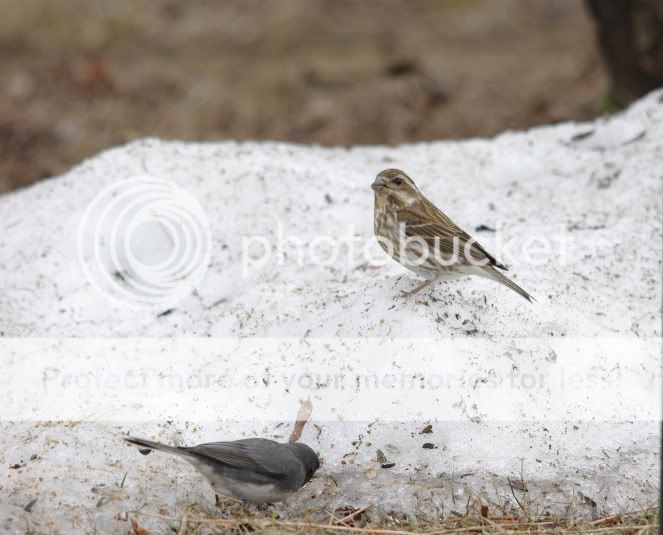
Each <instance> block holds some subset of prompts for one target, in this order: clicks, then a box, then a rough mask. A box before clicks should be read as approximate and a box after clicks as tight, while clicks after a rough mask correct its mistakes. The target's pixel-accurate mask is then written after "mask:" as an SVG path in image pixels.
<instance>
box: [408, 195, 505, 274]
mask: <svg viewBox="0 0 663 535" xmlns="http://www.w3.org/2000/svg"><path fill="white" fill-rule="evenodd" d="M417 208H418V209H415V210H413V209H403V210H399V212H398V218H399V220H400V221H402V222H403V223H405V235H406V236H408V237H419V238H422V239H423V240H425V241H426V243H427V244H428V246H429V247H435V246H436V244H437V246H438V247H439V248H440V251H441V253H442V254H443V255H453V254H454V247H455V248H456V251H457V254H459V255H463V254H465V252H466V251H467V252H469V254H470V255H471V256H472V258H473V259H474V260H477V261H479V262H484V263H486V264H488V265H490V266H495V267H498V268H500V269H504V270H506V269H508V268H507V267H506V266H505V265H504V264H502V263H500V262H498V260H497V259H496V258H495V257H494V256H493V255H491V254H490V253H489V252H488V251H486V250H485V249H484V248H483V246H482V245H481V244H480V243H479V242H477V241H476V240H474V239H473V238H472V237H471V236H470V235H469V234H468V233H467V232H465V231H464V230H463V229H462V228H460V227H459V226H457V225H456V224H455V223H454V222H453V221H451V219H449V218H448V217H447V216H446V215H444V214H443V213H442V212H441V211H440V210H438V209H437V208H436V207H435V206H433V204H432V203H428V204H426V205H423V204H422V205H417ZM454 241H455V243H454ZM468 243H469V244H470V245H469V246H468V245H467V244H468ZM466 247H468V248H467V249H466Z"/></svg>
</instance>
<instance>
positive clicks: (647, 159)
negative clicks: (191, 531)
mask: <svg viewBox="0 0 663 535" xmlns="http://www.w3.org/2000/svg"><path fill="white" fill-rule="evenodd" d="M661 140H663V92H657V93H653V94H651V95H649V96H648V97H646V98H644V99H643V100H642V101H640V102H638V103H636V104H635V105H633V106H632V107H631V108H630V109H629V110H627V111H626V112H624V113H622V114H620V115H617V116H614V117H611V118H608V119H599V120H597V121H595V122H593V123H584V124H561V125H555V126H550V127H544V128H538V129H534V130H531V131H529V132H523V133H505V134H503V135H501V136H499V137H497V138H495V139H492V140H468V141H459V142H434V143H418V144H412V145H404V146H399V147H354V148H351V149H343V148H333V149H329V148H320V147H306V146H297V145H291V144H282V143H234V142H223V143H205V144H202V143H201V144H192V143H180V142H164V141H159V140H142V141H138V142H135V143H131V144H129V145H127V146H125V147H119V148H115V149H112V150H109V151H106V152H104V153H102V154H100V155H99V156H97V157H95V158H93V159H90V160H88V161H85V162H83V163H82V164H81V165H80V166H78V167H76V168H75V169H73V170H72V171H70V172H69V173H67V174H66V175H64V176H61V177H57V178H53V179H50V180H46V181H43V182H40V183H39V184H36V185H34V186H32V187H30V188H27V189H25V190H22V191H18V192H15V193H12V194H8V195H5V196H3V197H2V198H0V221H2V222H3V225H4V231H3V233H2V235H1V236H0V273H1V279H0V284H1V285H2V292H1V294H0V333H1V334H2V336H3V337H4V340H3V349H2V351H1V352H0V357H1V358H2V364H3V369H4V370H5V373H4V374H3V377H2V378H1V379H0V384H1V385H2V392H3V393H4V394H5V396H4V398H5V400H4V402H3V407H2V408H0V411H1V412H0V419H1V420H2V424H1V428H0V444H1V445H2V447H1V448H0V461H1V462H2V463H3V466H4V467H5V473H6V477H5V479H4V481H3V482H2V484H1V485H0V518H1V519H2V524H0V525H2V526H3V527H4V528H6V529H7V530H8V531H13V532H19V533H22V532H24V531H25V530H26V529H27V528H28V527H30V526H32V527H33V528H34V529H38V530H43V531H57V530H60V531H62V532H71V531H73V530H82V531H91V530H92V529H93V528H95V527H96V529H97V530H98V531H101V532H117V533H126V531H127V530H128V529H129V524H128V523H127V521H126V515H124V513H125V512H130V513H129V516H133V515H134V514H133V513H131V511H135V510H137V509H140V510H141V511H142V512H143V513H148V514H162V515H166V516H172V517H174V518H177V517H180V516H181V515H182V514H183V513H184V512H185V511H186V510H187V508H188V507H190V506H192V505H195V507H196V508H198V509H199V510H202V511H204V512H206V513H207V514H211V515H214V514H215V510H214V496H213V493H212V491H211V489H210V487H209V486H207V485H206V483H205V482H204V481H203V479H202V477H201V476H199V475H198V474H197V473H196V472H195V471H193V469H192V468H191V467H190V466H189V465H188V464H186V463H184V462H180V461H178V460H174V459H172V458H170V457H168V456H166V455H160V454H158V453H154V454H152V455H149V456H147V457H143V456H141V455H139V454H138V452H137V451H136V449H135V448H131V447H127V446H125V445H124V443H123V441H122V440H121V437H122V435H123V434H126V433H127V432H129V433H131V434H133V435H138V436H146V437H149V438H156V439H158V440H162V441H165V442H168V443H173V444H194V443H200V442H205V441H212V440H225V439H232V438H240V437H242V436H264V437H274V438H277V439H281V440H285V439H286V438H287V436H288V435H289V433H290V427H291V425H292V421H293V419H294V417H295V415H296V414H297V408H298V406H299V402H300V400H302V399H306V398H310V399H311V401H312V402H313V420H312V422H310V423H309V424H308V425H307V427H306V428H305V430H304V434H303V437H302V440H303V441H304V442H306V443H308V444H310V445H311V446H313V447H314V448H315V449H316V450H317V451H319V452H320V455H321V456H322V457H323V458H324V465H323V467H322V468H321V470H320V471H319V472H318V476H319V477H317V478H315V479H314V481H312V482H311V483H310V484H309V485H308V486H307V487H306V489H305V490H303V491H302V492H300V493H299V494H297V495H295V496H293V497H292V498H291V499H290V500H288V502H287V503H286V504H284V505H278V506H277V510H278V511H279V512H280V513H281V514H282V515H283V516H286V517H288V518H294V517H297V516H298V515H300V514H301V513H302V511H304V510H310V511H311V514H312V515H313V517H315V515H317V514H322V515H323V516H325V514H324V513H322V512H323V511H324V510H331V509H334V508H336V507H341V506H344V505H353V506H357V507H359V506H363V505H367V504H369V503H372V504H374V505H373V507H372V508H371V509H370V510H369V512H368V514H370V515H371V516H373V517H375V518H379V517H380V515H382V514H385V513H393V514H396V515H402V516H408V517H410V518H411V519H415V520H416V519H432V518H435V517H437V516H440V515H444V516H447V515H449V514H452V511H454V510H455V511H458V512H461V513H462V512H464V510H465V507H466V504H467V502H468V499H469V498H471V497H472V496H475V497H476V496H480V497H482V498H483V499H484V500H486V501H487V500H492V502H494V503H499V504H502V505H505V507H506V508H507V509H509V508H514V509H517V508H518V507H519V506H518V505H517V503H516V502H515V500H514V499H513V496H512V491H511V489H510V487H509V485H508V479H507V478H511V479H512V480H514V479H518V480H519V479H524V480H525V481H526V483H527V487H528V489H529V490H528V493H526V495H525V494H523V493H521V494H522V495H521V496H520V498H521V501H523V500H525V501H527V502H529V503H531V504H532V505H531V507H532V508H533V509H534V511H533V512H537V511H538V512H539V513H543V512H545V511H546V510H548V511H551V512H554V513H560V512H561V513H566V514H569V515H573V516H591V515H593V514H601V513H603V512H618V511H621V510H625V509H636V508H640V507H644V506H646V505H649V504H650V503H652V502H653V501H655V500H656V498H657V496H658V488H657V486H656V485H657V476H658V462H659V453H658V446H659V441H660V429H659V425H658V421H659V419H660V395H661V391H660V384H661V383H660V354H661V330H660V327H661V309H660V303H661V297H662V294H661V275H662V266H661V257H662V250H661V243H662V232H661V230H662V229H661V225H662V222H663V213H662V209H661V199H662V193H663V142H662V141H661ZM386 167H399V168H401V169H404V170H406V172H408V173H409V174H410V176H412V177H413V178H414V180H415V181H416V182H417V184H418V185H419V187H420V189H421V190H422V191H423V192H425V194H426V195H427V196H428V197H429V198H430V199H432V200H433V201H434V202H436V203H437V204H438V206H440V207H441V208H442V209H443V210H444V211H445V212H446V213H447V214H449V215H450V216H451V217H452V218H454V219H455V220H456V222H457V223H458V224H460V225H461V226H462V227H464V228H465V229H466V230H468V231H469V232H470V233H471V234H473V235H475V237H477V238H478V239H479V241H480V242H481V243H482V244H483V245H484V246H485V247H486V248H487V249H488V250H489V251H491V252H493V253H494V254H495V255H496V256H497V257H498V258H500V259H502V260H504V261H505V262H506V263H507V264H509V265H510V266H511V271H510V273H509V274H510V276H512V277H513V278H514V280H516V281H517V282H518V284H521V285H522V286H523V287H524V288H525V289H527V290H528V291H530V292H531V293H532V294H533V295H534V296H535V297H536V298H537V302H536V303H535V304H534V305H530V304H528V303H527V302H525V301H524V300H523V299H522V298H520V297H519V296H517V295H516V294H514V293H513V292H510V291H509V290H508V289H506V288H504V287H502V286H499V285H497V284H494V283H492V282H490V281H485V280H477V279H460V280H458V281H454V282H449V283H440V284H437V285H436V286H435V287H434V288H432V289H430V290H427V291H424V292H422V293H421V294H418V295H417V296H416V297H415V298H411V299H403V298H402V297H400V291H401V290H407V289H411V288H412V287H413V286H415V285H416V284H417V283H418V281H416V280H415V279H414V278H413V277H412V275H411V274H410V273H409V272H407V271H406V270H405V269H404V268H402V267H401V266H399V265H398V264H396V263H394V262H393V261H391V260H389V259H386V258H384V255H380V254H379V253H376V252H375V251H373V252H372V253H371V254H372V257H373V259H374V261H367V260H366V259H365V258H363V257H361V256H356V257H355V256H353V257H349V256H348V257H342V258H340V259H339V260H338V262H336V263H333V264H331V265H324V266H321V265H318V264H316V263H314V262H312V261H310V259H308V260H305V261H304V262H302V263H298V262H296V260H295V258H293V256H292V255H291V254H287V255H286V257H285V258H283V259H281V258H280V257H278V255H276V254H275V255H274V256H273V258H272V260H271V261H269V262H267V263H265V264H261V265H258V264H252V265H248V264H247V260H246V256H245V255H244V251H245V244H246V242H245V241H244V242H243V237H244V239H246V237H250V236H262V237H265V238H266V239H267V241H268V242H269V243H270V244H274V243H275V242H276V241H277V239H278V235H279V233H280V232H283V233H284V234H286V235H288V236H297V237H299V238H301V239H302V240H303V242H304V243H309V242H310V241H311V240H314V239H315V238H316V237H319V236H326V237H338V236H341V235H343V236H355V237H356V239H357V241H358V243H359V244H361V245H363V244H368V246H369V247H370V246H371V245H374V243H373V242H374V240H373V238H372V205H373V196H372V192H371V190H370V188H369V185H370V183H371V182H372V180H373V177H374V176H375V175H376V173H377V172H379V171H380V170H382V169H384V168H386ZM144 174H149V175H151V176H154V177H158V178H161V179H166V180H170V181H172V182H175V183H176V184H178V185H179V186H181V187H182V188H184V189H185V190H186V191H188V192H189V193H190V194H192V195H193V196H194V197H195V198H196V199H197V201H198V202H199V203H200V206H201V207H202V210H204V213H205V214H206V216H207V219H208V220H209V225H210V232H211V234H210V236H211V240H212V244H211V245H212V247H211V249H212V252H211V260H210V265H209V268H208V269H207V271H206V273H205V275H204V277H203V279H202V280H201V281H200V282H199V283H198V284H197V285H196V288H195V291H194V292H193V293H191V294H190V295H189V296H187V297H186V298H184V299H183V300H181V301H179V302H176V303H173V304H169V305H167V306H166V305H164V306H163V307H162V308H148V309H136V308H127V307H123V306H121V305H118V304H117V303H115V302H113V301H109V300H108V299H107V298H106V297H105V296H104V295H103V294H101V293H99V291H98V288H97V287H95V285H93V284H91V283H90V280H88V278H87V277H86V275H85V273H84V271H83V268H82V264H81V262H80V261H79V258H78V255H77V241H76V240H77V235H78V231H79V227H80V224H81V220H82V217H83V215H84V214H85V211H86V209H87V207H88V206H90V203H91V202H92V200H93V199H94V198H95V196H96V195H97V194H98V193H99V192H100V191H101V190H103V189H104V188H106V187H108V186H112V185H113V184H115V183H117V182H119V181H122V180H125V179H127V178H128V177H131V176H135V175H144ZM482 225H484V226H487V227H489V228H492V229H497V230H498V232H495V233H493V232H490V231H479V230H476V231H475V229H477V228H480V227H481V226H482ZM348 239H349V238H348ZM535 240H538V242H535ZM137 243H138V246H139V247H140V248H141V251H142V253H143V254H144V255H145V256H146V257H154V258H155V259H157V260H158V259H160V258H161V257H162V256H163V247H165V246H166V244H167V240H165V239H164V238H163V236H162V232H161V230H159V229H158V228H157V229H156V230H154V229H153V230H150V229H149V228H144V229H143V234H142V235H141V236H140V239H139V240H138V241H137ZM533 249H537V250H538V254H536V255H534V254H532V251H533ZM272 252H273V251H272ZM155 261H156V260H155ZM249 264H250V262H249ZM246 266H248V268H247V270H248V271H247V272H245V270H244V267H246ZM428 424H430V425H431V426H432V429H431V432H430V433H423V434H422V433H421V432H422V431H423V430H424V428H425V427H426V426H427V425H428ZM425 443H429V444H431V445H432V449H428V448H423V447H422V446H423V444H425ZM378 449H380V450H381V451H382V452H383V453H384V455H385V456H386V457H387V460H388V461H389V462H393V463H395V465H394V466H393V467H391V468H381V466H380V463H378V462H377V461H376V456H377V450H378ZM125 474H126V479H124V484H123V485H120V483H121V482H122V481H123V478H124V477H125ZM517 495H518V494H517ZM585 496H588V497H590V498H591V500H593V501H594V502H595V503H596V504H597V506H596V508H593V507H590V506H589V505H588V503H591V501H589V502H588V501H587V500H585V498H584V497H585ZM34 499H36V500H37V501H36V502H34V503H33V504H32V506H31V507H28V509H29V511H26V510H24V507H25V506H26V505H27V504H29V503H30V502H32V500H34ZM488 503H491V502H488ZM325 518H326V517H325ZM164 522H165V521H164V520H162V519H158V518H156V517H150V516H143V517H140V523H141V525H144V526H146V527H155V526H161V527H163V525H164Z"/></svg>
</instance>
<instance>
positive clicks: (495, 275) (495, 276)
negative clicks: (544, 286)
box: [482, 267, 535, 303]
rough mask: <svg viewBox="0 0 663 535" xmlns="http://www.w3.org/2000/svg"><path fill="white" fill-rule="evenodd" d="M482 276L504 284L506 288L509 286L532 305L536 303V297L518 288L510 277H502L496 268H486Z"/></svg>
mask: <svg viewBox="0 0 663 535" xmlns="http://www.w3.org/2000/svg"><path fill="white" fill-rule="evenodd" d="M482 275H483V276H484V277H488V278H489V279H492V280H494V281H497V282H499V283H500V284H504V286H507V287H508V288H511V289H512V290H513V291H514V292H516V293H517V294H519V295H521V296H522V297H524V298H525V299H527V300H528V301H529V302H530V303H531V302H533V301H535V299H534V297H532V296H531V295H530V294H529V293H527V292H526V291H525V290H523V289H522V288H521V287H520V286H518V285H517V284H516V283H515V282H513V281H512V280H511V279H510V278H509V277H506V276H505V275H502V273H500V272H499V271H497V270H496V269H495V268H492V267H490V268H486V269H484V270H483V273H482Z"/></svg>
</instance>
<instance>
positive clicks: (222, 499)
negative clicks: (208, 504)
mask: <svg viewBox="0 0 663 535" xmlns="http://www.w3.org/2000/svg"><path fill="white" fill-rule="evenodd" d="M228 504H234V505H237V504H240V505H241V506H242V507H243V508H244V509H246V505H247V504H248V502H244V501H243V500H238V499H237V498H231V497H230V496H224V495H223V494H216V493H215V494H214V505H215V507H224V506H225V505H228Z"/></svg>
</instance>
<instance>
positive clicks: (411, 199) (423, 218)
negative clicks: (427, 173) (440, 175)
mask: <svg viewBox="0 0 663 535" xmlns="http://www.w3.org/2000/svg"><path fill="white" fill-rule="evenodd" d="M371 188H373V191H374V192H375V212H374V219H373V227H374V231H375V236H376V237H377V239H378V242H379V243H380V246H381V247H382V248H383V249H384V250H385V252H386V253H387V254H389V255H390V256H391V257H392V258H393V259H394V260H396V261H397V262H399V263H400V264H402V265H404V266H405V267H406V268H408V269H409V270H411V271H413V272H414V273H416V274H417V275H420V276H421V277H423V278H424V279H425V280H424V282H422V283H421V284H420V285H419V286H417V287H416V288H414V289H412V290H410V291H409V292H403V294H404V295H412V294H415V293H417V292H418V291H419V290H422V289H423V288H425V287H426V286H428V285H430V284H432V283H433V282H435V281H437V280H453V279H456V278H458V277H462V276H464V275H478V276H481V277H486V278H488V279H491V280H494V281H497V282H499V283H500V284H504V285H505V286H507V287H509V288H511V289H512V290H513V291H514V292H516V293H518V294H519V295H521V296H522V297H524V298H525V299H527V300H528V301H530V302H532V300H533V299H534V298H533V297H532V296H531V295H530V294H529V293H527V292H526V291H525V290H523V289H522V288H521V287H520V286H518V285H517V284H516V283H515V282H513V281H512V280H510V279H509V278H507V277H505V276H504V275H503V274H502V273H501V271H500V270H504V271H506V270H507V269H508V268H507V267H506V266H505V265H504V264H501V263H500V262H498V261H497V260H496V259H495V257H494V256H493V255H491V254H490V253H489V252H488V251H486V250H485V249H484V248H483V247H482V246H481V245H480V244H479V243H478V242H476V241H475V240H474V238H472V237H471V236H470V235H469V234H468V233H467V232H465V231H464V230H463V229H461V228H460V227H459V226H457V225H456V224H455V223H454V222H453V221H451V219H449V218H448V217H447V216H446V215H445V214H443V213H442V212H441V211H440V210H439V209H438V208H437V207H436V206H435V205H434V204H433V203H432V202H430V201H429V200H428V199H427V198H426V197H424V196H423V195H422V194H421V192H420V191H419V189H418V188H417V186H416V185H415V184H414V182H413V180H412V179H411V178H410V177H409V176H407V175H406V174H405V173H404V172H403V171H401V170H400V169H385V170H384V171H382V172H381V173H379V174H378V176H377V177H376V179H375V182H373V184H371Z"/></svg>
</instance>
